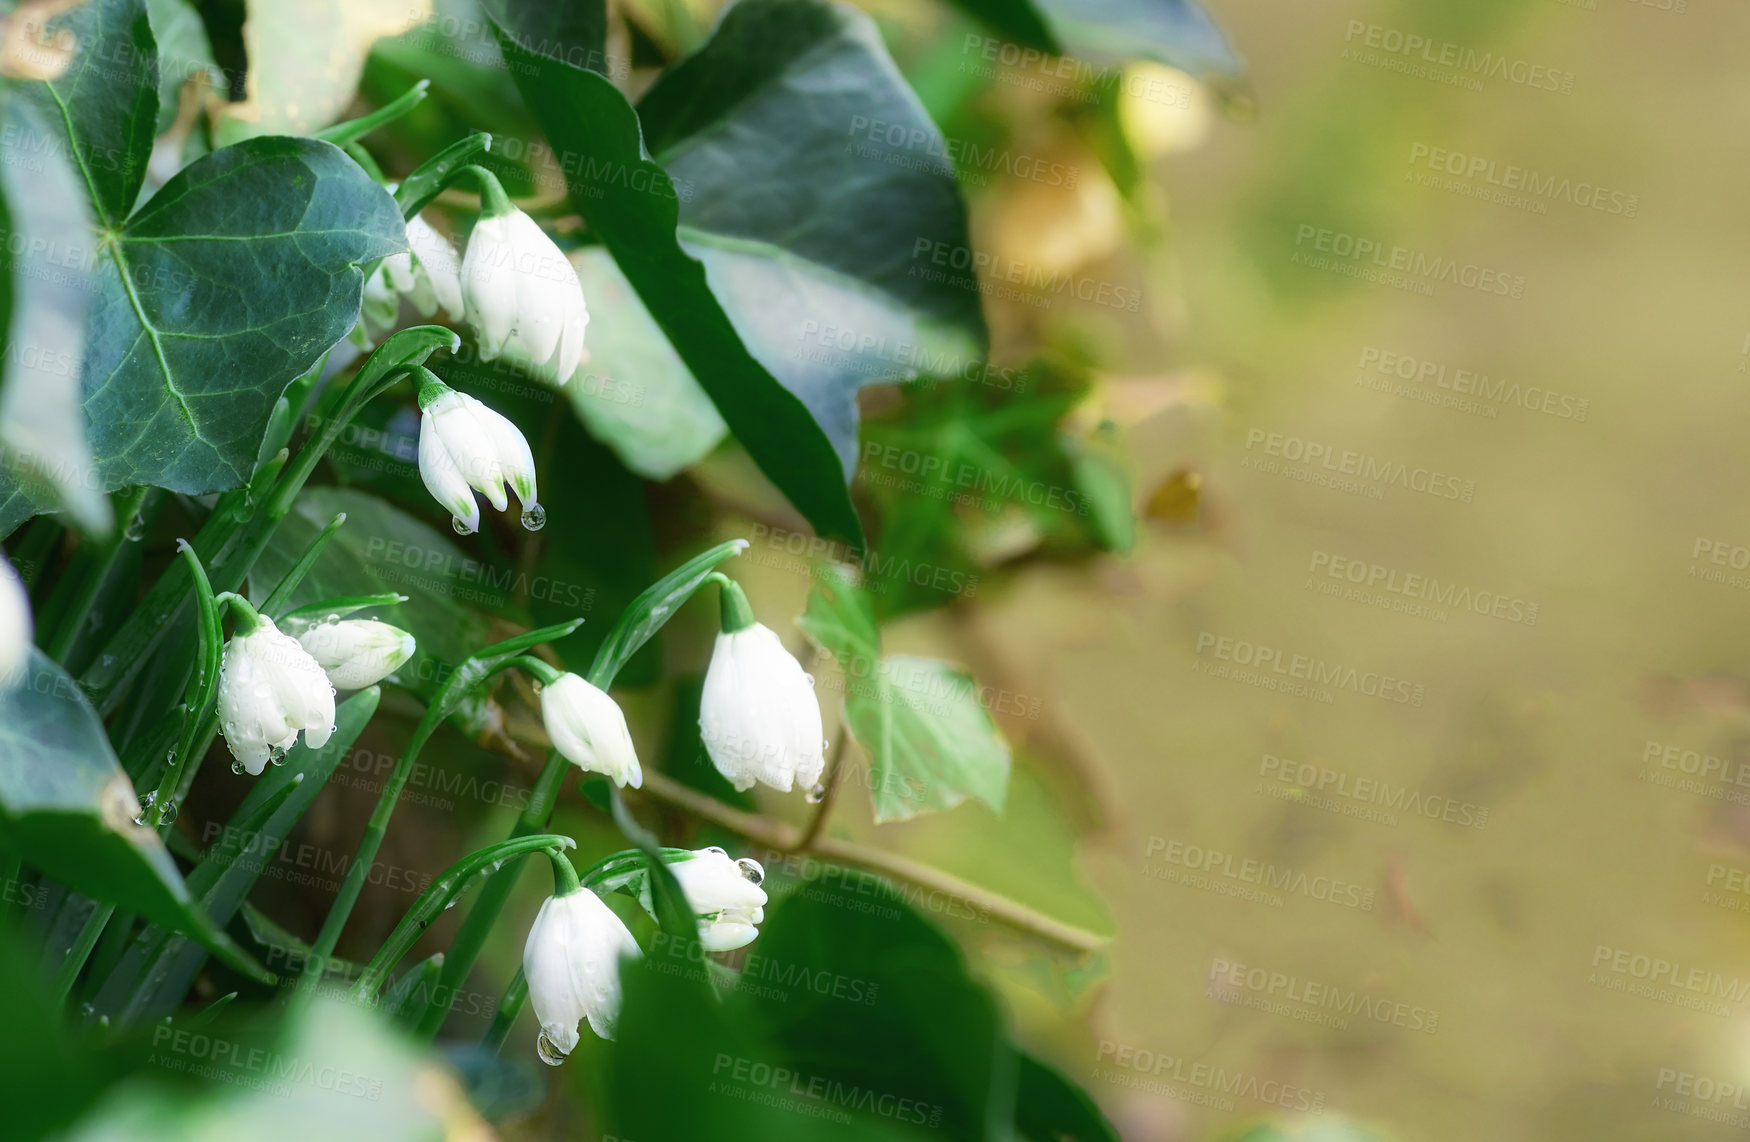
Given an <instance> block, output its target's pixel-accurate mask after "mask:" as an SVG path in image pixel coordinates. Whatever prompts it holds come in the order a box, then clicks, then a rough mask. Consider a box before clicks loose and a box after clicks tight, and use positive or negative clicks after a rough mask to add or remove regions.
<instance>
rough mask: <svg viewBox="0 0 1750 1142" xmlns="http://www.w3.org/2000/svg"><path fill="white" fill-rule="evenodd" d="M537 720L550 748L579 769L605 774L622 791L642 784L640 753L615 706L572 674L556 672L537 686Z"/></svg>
mask: <svg viewBox="0 0 1750 1142" xmlns="http://www.w3.org/2000/svg"><path fill="white" fill-rule="evenodd" d="M541 721H542V722H543V723H545V725H546V727H547V736H548V737H550V738H552V739H553V748H555V749H557V750H558V751H559V752H560V753H562V754H564V755H565V759H566V760H567V761H569V762H571V763H572V764H573V765H576V766H577V767H579V768H580V769H584V770H587V771H589V772H591V773H604V774H606V775H607V776H608V777H609V778H611V779H612V780H613V782H614V784H616V785H618V786H619V787H620V788H622V789H624V788H625V787H626V786H628V785H630V786H631V787H632V788H634V789H639V788H642V787H643V785H644V771H643V769H642V768H640V767H639V765H638V751H637V750H636V749H635V748H634V747H633V745H632V734H631V731H629V730H628V729H627V728H626V715H625V714H623V713H621V711H620V707H619V704H618V703H616V702H615V701H614V700H613V699H612V698H610V697H608V695H607V694H606V693H605V692H604V691H602V690H600V689H598V688H597V687H595V686H594V685H592V684H591V683H590V681H589V680H588V679H586V678H582V677H580V676H578V675H576V674H571V673H565V674H560V675H559V676H558V677H557V678H554V679H553V680H552V681H550V682H548V683H547V684H546V685H544V686H543V687H542V688H541Z"/></svg>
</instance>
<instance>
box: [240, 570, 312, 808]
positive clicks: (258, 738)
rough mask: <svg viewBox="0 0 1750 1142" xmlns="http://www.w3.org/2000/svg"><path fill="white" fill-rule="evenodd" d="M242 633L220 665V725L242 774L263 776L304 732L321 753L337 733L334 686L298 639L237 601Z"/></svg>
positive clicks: (305, 737) (306, 741)
mask: <svg viewBox="0 0 1750 1142" xmlns="http://www.w3.org/2000/svg"><path fill="white" fill-rule="evenodd" d="M232 606H233V607H235V608H238V611H239V613H238V616H237V633H236V634H234V635H232V636H231V641H230V642H228V643H226V644H225V654H224V659H223V661H222V662H221V664H220V667H219V726H220V728H221V729H223V730H224V733H225V744H226V745H227V746H229V747H230V749H231V756H232V757H235V758H236V759H237V762H238V765H236V766H233V767H232V768H233V769H237V770H238V771H239V772H241V770H243V769H247V770H248V771H249V772H250V773H252V774H259V773H260V772H261V771H262V769H263V768H264V767H265V766H266V765H267V763H268V760H269V759H270V758H271V759H273V760H275V761H277V760H278V759H279V758H280V757H283V756H284V755H285V751H286V750H288V749H290V748H292V746H293V745H294V744H295V743H296V742H297V740H298V731H299V730H302V731H303V732H304V744H305V745H307V746H309V747H310V748H311V749H320V748H321V747H322V745H323V743H325V742H327V741H328V735H329V734H331V733H333V732H334V687H333V686H332V685H330V684H329V681H328V675H326V674H324V673H323V671H322V666H321V664H319V663H318V662H317V661H316V660H315V659H314V658H312V657H310V652H309V651H307V650H305V649H304V648H303V647H302V646H301V645H299V643H298V640H297V639H295V638H293V637H292V636H291V635H288V634H281V633H280V629H279V628H278V627H277V626H275V625H274V622H273V620H272V619H270V618H268V617H267V616H266V615H258V614H256V613H255V612H254V611H253V610H250V609H248V604H247V603H243V602H241V601H240V600H234V601H233V603H232Z"/></svg>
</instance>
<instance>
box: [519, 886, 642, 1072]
mask: <svg viewBox="0 0 1750 1142" xmlns="http://www.w3.org/2000/svg"><path fill="white" fill-rule="evenodd" d="M637 955H638V945H637V943H636V942H635V941H634V940H633V939H632V933H631V932H629V931H627V929H626V925H625V924H624V923H623V922H621V920H620V918H619V917H618V916H616V915H614V913H613V910H612V909H610V908H609V907H608V906H607V905H606V904H604V903H603V902H602V899H601V897H599V896H597V895H596V894H595V893H593V892H591V891H589V890H588V889H587V888H586V889H580V890H578V891H576V892H572V893H569V894H567V895H565V896H552V897H548V899H547V901H546V903H544V904H542V905H541V911H540V913H539V914H537V915H536V917H535V923H534V925H533V926H532V927H530V929H529V939H528V942H527V943H526V944H525V945H524V946H523V976H524V978H525V979H526V980H527V981H528V985H529V1002H530V1004H531V1005H532V1006H533V1007H534V1009H535V1018H536V1019H537V1020H538V1021H539V1022H540V1025H541V1031H542V1033H543V1034H544V1035H545V1036H546V1038H547V1041H548V1042H550V1043H551V1044H552V1045H553V1047H554V1048H556V1049H557V1050H558V1052H559V1053H560V1054H562V1055H564V1054H570V1053H571V1051H572V1050H573V1049H575V1048H576V1046H577V1040H578V1024H579V1023H580V1022H582V1021H583V1020H585V1019H587V1020H589V1025H590V1027H591V1028H592V1029H593V1030H594V1031H595V1033H596V1034H597V1035H599V1036H601V1037H602V1038H604V1039H611V1038H613V1037H614V1023H615V1020H616V1019H617V1018H618V1016H619V1011H620V959H621V957H623V956H637Z"/></svg>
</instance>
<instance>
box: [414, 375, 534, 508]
mask: <svg viewBox="0 0 1750 1142" xmlns="http://www.w3.org/2000/svg"><path fill="white" fill-rule="evenodd" d="M413 375H414V378H415V381H416V383H417V384H418V386H419V408H420V411H421V413H422V414H423V415H422V416H421V417H420V422H419V478H420V479H421V480H423V481H425V487H426V490H427V491H429V492H430V493H431V494H432V498H433V499H435V500H437V502H438V503H439V504H441V505H443V506H444V507H446V508H448V509H449V511H450V515H451V516H452V517H453V518H452V520H451V522H452V524H453V525H454V526H455V529H456V531H457V532H458V533H460V534H462V535H471V534H472V533H474V532H475V531H478V530H479V529H480V505H479V504H478V503H477V502H476V501H475V499H474V491H475V489H478V490H479V491H481V492H483V493H485V495H486V498H487V499H488V500H490V501H492V506H493V507H494V508H496V509H498V510H499V511H504V510H505V509H506V508H507V507H509V506H510V500H509V498H508V497H507V496H506V495H505V490H504V489H505V485H506V484H509V485H510V487H511V488H512V489H513V490H514V491H515V492H516V494H517V499H518V500H520V501H522V505H523V516H522V519H523V526H524V527H526V528H528V529H529V530H530V531H536V530H538V529H539V528H540V527H541V525H542V524H544V523H546V522H547V512H546V509H544V508H543V507H541V505H540V504H539V503H537V502H536V500H535V457H534V454H533V453H532V452H530V451H529V442H528V441H527V440H525V439H524V438H523V434H522V432H521V431H520V430H518V428H517V426H516V425H514V424H512V423H511V422H510V421H509V420H508V419H507V418H505V417H504V416H502V415H500V414H499V413H496V412H494V411H492V410H491V409H489V408H487V407H486V406H485V405H483V404H481V403H480V402H479V401H477V400H475V399H474V398H473V397H471V396H469V395H468V394H467V393H459V392H457V391H456V390H455V389H452V388H450V387H449V386H448V385H446V384H444V383H443V382H442V381H440V380H438V379H437V378H436V377H435V376H433V375H432V374H431V373H430V371H428V370H426V369H424V368H420V367H415V368H414V370H413Z"/></svg>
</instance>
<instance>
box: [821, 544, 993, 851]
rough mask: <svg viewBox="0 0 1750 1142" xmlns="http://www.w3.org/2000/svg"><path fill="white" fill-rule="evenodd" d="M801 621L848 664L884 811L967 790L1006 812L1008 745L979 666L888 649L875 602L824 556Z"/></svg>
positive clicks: (893, 814) (859, 735) (953, 800)
mask: <svg viewBox="0 0 1750 1142" xmlns="http://www.w3.org/2000/svg"><path fill="white" fill-rule="evenodd" d="M820 572H821V573H820V574H819V575H818V576H817V577H816V579H815V585H814V588H813V590H811V591H810V592H809V594H808V604H807V609H806V610H805V612H804V613H803V615H802V618H801V620H800V624H801V626H802V629H803V630H804V631H805V632H806V633H807V634H808V636H809V637H810V638H812V639H813V640H814V641H815V642H816V643H817V644H819V645H820V647H821V648H822V649H824V650H827V651H829V652H830V653H831V654H832V656H833V657H834V658H836V659H838V662H839V665H840V666H841V667H842V668H843V670H844V673H845V720H846V723H847V724H848V725H849V727H850V730H851V734H852V736H854V737H855V738H856V739H857V742H858V744H860V745H861V746H862V747H863V748H864V749H865V750H867V751H868V752H869V760H870V770H871V772H870V786H871V788H872V790H873V795H874V800H875V820H876V821H877V822H878V823H879V822H883V821H895V820H905V819H907V818H910V817H915V816H917V815H918V814H920V813H926V812H930V811H933V810H939V809H952V808H953V807H954V806H956V805H958V804H960V803H961V802H962V801H964V800H965V799H966V798H967V796H968V795H970V796H973V797H976V798H978V799H979V800H980V801H983V802H984V803H985V804H986V805H989V806H990V807H991V808H992V809H993V810H995V811H996V812H999V813H1000V812H1002V809H1003V803H1004V801H1005V799H1006V798H1007V796H1008V791H1009V770H1010V766H1011V761H1010V757H1009V747H1008V745H1007V744H1006V743H1005V742H1004V741H1003V739H1002V737H1001V735H999V734H998V733H997V729H996V725H995V724H994V723H993V722H992V721H991V717H990V714H989V712H988V711H986V710H985V708H984V707H983V705H981V704H980V703H979V700H978V686H977V683H975V682H974V681H973V679H972V676H971V675H969V674H967V673H966V672H965V671H962V670H958V669H956V668H955V667H953V666H950V665H949V664H947V663H945V662H939V661H937V660H935V659H931V658H917V657H913V656H911V655H899V654H896V655H888V656H886V657H883V656H882V654H881V636H880V632H879V629H878V628H877V626H876V623H875V607H874V603H873V602H872V601H871V600H870V598H869V595H868V593H867V592H866V591H864V590H863V588H862V586H861V585H860V584H858V583H857V582H855V581H854V580H853V579H852V578H851V577H850V575H849V574H848V573H847V572H846V571H845V570H844V569H842V568H838V567H834V566H830V565H829V566H823V567H822V568H820Z"/></svg>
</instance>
